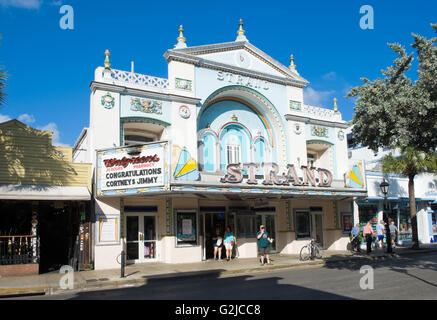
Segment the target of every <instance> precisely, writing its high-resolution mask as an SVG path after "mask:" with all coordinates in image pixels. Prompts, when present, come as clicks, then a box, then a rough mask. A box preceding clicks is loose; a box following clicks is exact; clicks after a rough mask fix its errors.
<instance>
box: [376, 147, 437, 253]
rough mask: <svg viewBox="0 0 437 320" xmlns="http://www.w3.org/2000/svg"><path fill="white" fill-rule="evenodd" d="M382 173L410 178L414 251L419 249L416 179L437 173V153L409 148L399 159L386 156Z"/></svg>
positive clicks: (409, 191)
mask: <svg viewBox="0 0 437 320" xmlns="http://www.w3.org/2000/svg"><path fill="white" fill-rule="evenodd" d="M382 172H383V173H384V174H388V173H395V174H401V175H403V176H405V177H408V197H409V200H410V216H411V227H412V233H413V235H412V236H413V243H412V249H419V237H418V232H417V212H416V199H415V194H414V177H415V176H416V175H418V174H421V173H426V172H428V173H435V172H437V155H436V153H435V152H432V153H426V154H425V153H423V152H420V151H417V150H415V149H413V148H411V147H408V148H406V149H405V150H404V151H403V152H401V155H400V156H398V157H395V156H393V155H392V154H390V155H387V156H385V157H384V158H383V159H382Z"/></svg>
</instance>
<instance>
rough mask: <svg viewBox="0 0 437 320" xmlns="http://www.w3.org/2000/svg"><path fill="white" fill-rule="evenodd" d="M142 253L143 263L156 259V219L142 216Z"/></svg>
mask: <svg viewBox="0 0 437 320" xmlns="http://www.w3.org/2000/svg"><path fill="white" fill-rule="evenodd" d="M143 227H144V228H143V230H144V236H143V237H142V238H143V240H142V243H141V244H142V250H143V251H142V252H141V257H142V260H143V261H147V260H154V259H156V217H155V216H143Z"/></svg>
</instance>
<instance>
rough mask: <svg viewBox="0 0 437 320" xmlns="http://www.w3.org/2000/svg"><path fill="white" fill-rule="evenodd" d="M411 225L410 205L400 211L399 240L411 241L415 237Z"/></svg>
mask: <svg viewBox="0 0 437 320" xmlns="http://www.w3.org/2000/svg"><path fill="white" fill-rule="evenodd" d="M412 235H413V232H412V227H411V217H410V207H403V208H401V209H400V213H399V237H398V241H409V240H412V238H413V236H412Z"/></svg>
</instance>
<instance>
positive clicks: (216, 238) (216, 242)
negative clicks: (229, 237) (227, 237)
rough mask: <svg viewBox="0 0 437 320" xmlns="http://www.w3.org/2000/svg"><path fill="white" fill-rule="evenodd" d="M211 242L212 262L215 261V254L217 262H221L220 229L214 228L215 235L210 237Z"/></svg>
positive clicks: (221, 239) (221, 240)
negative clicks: (212, 248)
mask: <svg viewBox="0 0 437 320" xmlns="http://www.w3.org/2000/svg"><path fill="white" fill-rule="evenodd" d="M212 240H213V241H214V244H213V245H214V260H217V253H218V260H219V261H221V260H222V244H223V237H222V234H221V233H220V228H219V227H216V228H215V235H214V236H213V237H212Z"/></svg>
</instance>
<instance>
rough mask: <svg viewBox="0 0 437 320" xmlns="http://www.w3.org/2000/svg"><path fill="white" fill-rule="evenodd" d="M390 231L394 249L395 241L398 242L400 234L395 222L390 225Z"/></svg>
mask: <svg viewBox="0 0 437 320" xmlns="http://www.w3.org/2000/svg"><path fill="white" fill-rule="evenodd" d="M389 229H390V239H391V246H392V247H393V248H394V247H395V246H396V244H395V240H396V235H397V234H398V233H399V229H398V227H396V226H395V222H394V221H391V223H390V225H389Z"/></svg>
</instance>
